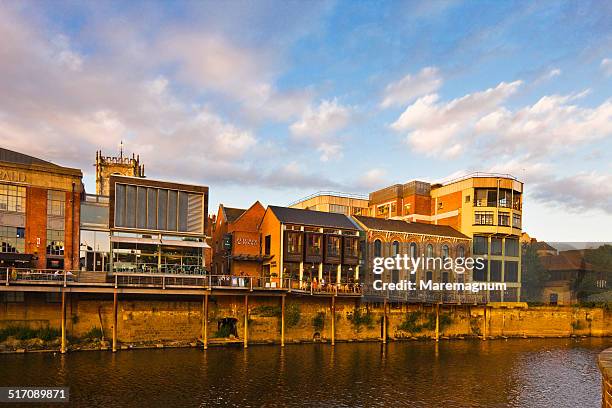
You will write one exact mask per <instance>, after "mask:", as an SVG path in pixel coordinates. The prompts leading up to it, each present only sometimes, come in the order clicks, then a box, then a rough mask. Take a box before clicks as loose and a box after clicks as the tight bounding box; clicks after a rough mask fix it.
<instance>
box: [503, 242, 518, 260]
mask: <svg viewBox="0 0 612 408" xmlns="http://www.w3.org/2000/svg"><path fill="white" fill-rule="evenodd" d="M518 251H519V244H518V239H516V238H506V253H505V255H506V256H519V253H518Z"/></svg>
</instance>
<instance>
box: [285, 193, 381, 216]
mask: <svg viewBox="0 0 612 408" xmlns="http://www.w3.org/2000/svg"><path fill="white" fill-rule="evenodd" d="M289 207H290V208H300V209H303V210H313V211H323V212H330V213H338V214H344V215H349V216H350V215H368V214H369V213H370V210H369V207H368V197H367V196H361V195H357V194H345V193H337V192H331V191H319V192H318V193H315V194H312V195H310V196H308V197H304V198H302V199H300V200H298V201H295V202H293V203H291V204H289Z"/></svg>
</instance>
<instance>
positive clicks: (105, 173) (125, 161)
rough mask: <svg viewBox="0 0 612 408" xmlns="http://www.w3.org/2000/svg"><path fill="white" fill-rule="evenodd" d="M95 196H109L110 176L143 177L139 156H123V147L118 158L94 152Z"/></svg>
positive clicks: (142, 165)
mask: <svg viewBox="0 0 612 408" xmlns="http://www.w3.org/2000/svg"><path fill="white" fill-rule="evenodd" d="M95 165H96V195H100V196H109V195H110V183H109V180H110V176H111V175H120V176H130V177H144V176H145V173H144V164H140V155H134V154H132V157H127V156H126V157H124V156H123V146H122V147H121V152H120V154H119V156H104V155H103V154H102V151H101V150H99V151H97V152H96V164H95Z"/></svg>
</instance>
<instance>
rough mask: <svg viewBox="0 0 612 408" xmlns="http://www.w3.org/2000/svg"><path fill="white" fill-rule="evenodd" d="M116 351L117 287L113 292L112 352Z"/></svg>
mask: <svg viewBox="0 0 612 408" xmlns="http://www.w3.org/2000/svg"><path fill="white" fill-rule="evenodd" d="M116 351H117V289H115V291H114V292H113V353H114V352H116Z"/></svg>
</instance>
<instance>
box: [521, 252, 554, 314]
mask: <svg viewBox="0 0 612 408" xmlns="http://www.w3.org/2000/svg"><path fill="white" fill-rule="evenodd" d="M522 251H523V259H522V265H523V266H522V277H521V281H522V285H521V286H522V289H521V292H522V296H521V298H522V299H523V300H524V301H526V302H540V301H541V300H542V290H543V289H544V284H545V282H546V281H547V280H548V279H549V274H548V271H547V270H546V269H545V268H544V266H543V265H542V262H540V257H539V256H538V253H537V250H536V247H535V246H534V245H533V244H527V243H525V244H523V248H522Z"/></svg>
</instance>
